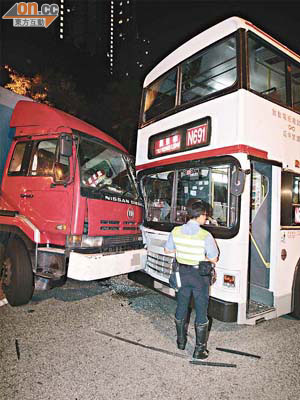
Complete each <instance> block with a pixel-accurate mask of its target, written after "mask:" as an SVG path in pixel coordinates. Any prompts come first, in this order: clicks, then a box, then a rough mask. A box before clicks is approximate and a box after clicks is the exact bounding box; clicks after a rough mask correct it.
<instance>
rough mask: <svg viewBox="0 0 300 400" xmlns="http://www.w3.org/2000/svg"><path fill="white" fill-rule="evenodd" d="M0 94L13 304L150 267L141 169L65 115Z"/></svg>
mask: <svg viewBox="0 0 300 400" xmlns="http://www.w3.org/2000/svg"><path fill="white" fill-rule="evenodd" d="M28 100H29V99H27V98H20V96H18V95H16V94H14V93H12V92H10V91H8V90H6V89H3V88H0V183H1V187H0V279H1V280H2V286H3V290H4V293H5V295H6V298H7V300H8V302H9V304H10V305H12V306H18V305H22V304H26V303H28V302H29V301H30V299H31V298H32V295H33V292H34V289H35V288H36V289H49V288H52V287H55V286H59V285H62V284H63V283H64V282H65V281H66V279H67V277H70V278H72V279H77V280H81V281H89V280H96V279H102V278H106V277H110V276H114V275H119V274H124V273H128V272H132V271H136V270H139V269H141V265H142V258H143V257H144V249H143V243H142V234H141V231H140V222H141V219H142V204H141V202H140V198H139V194H138V191H137V187H136V183H135V175H134V163H133V160H132V159H131V157H130V156H129V155H128V153H127V151H126V150H125V148H124V147H123V146H122V145H121V144H120V143H118V142H117V141H116V140H115V139H113V138H112V137H110V136H109V135H107V134H105V133H104V132H102V131H101V130H99V129H96V128H95V127H93V126H91V125H89V124H87V123H85V122H83V121H81V120H79V119H78V118H75V117H73V116H71V115H69V114H66V113H65V112H62V111H60V110H57V109H55V108H51V107H49V106H47V105H45V104H40V103H36V102H33V101H28Z"/></svg>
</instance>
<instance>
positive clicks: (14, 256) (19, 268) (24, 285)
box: [3, 237, 34, 306]
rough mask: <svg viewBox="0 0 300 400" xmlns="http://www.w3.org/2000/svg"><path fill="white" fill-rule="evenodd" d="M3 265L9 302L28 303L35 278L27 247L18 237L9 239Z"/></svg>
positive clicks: (4, 289) (13, 303) (15, 303)
mask: <svg viewBox="0 0 300 400" xmlns="http://www.w3.org/2000/svg"><path fill="white" fill-rule="evenodd" d="M3 266H4V274H3V291H4V293H5V296H6V298H7V301H8V303H9V304H10V305H11V306H21V305H23V304H27V303H28V302H29V301H30V300H31V298H32V295H33V290H34V278H33V272H32V268H31V261H30V258H29V255H28V252H27V249H26V247H25V245H24V243H23V241H22V240H21V239H19V238H18V237H14V238H13V239H11V240H9V242H8V245H7V248H6V253H5V257H4V263H3Z"/></svg>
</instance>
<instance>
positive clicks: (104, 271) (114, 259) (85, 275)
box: [67, 249, 146, 281]
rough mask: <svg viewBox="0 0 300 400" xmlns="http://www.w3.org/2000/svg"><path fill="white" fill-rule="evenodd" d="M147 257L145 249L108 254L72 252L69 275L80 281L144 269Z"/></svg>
mask: <svg viewBox="0 0 300 400" xmlns="http://www.w3.org/2000/svg"><path fill="white" fill-rule="evenodd" d="M145 258H146V250H145V249H138V250H128V251H126V252H124V253H119V254H111V253H110V254H107V255H105V254H99V253H97V254H82V253H76V252H71V253H70V257H69V266H68V272H67V276H68V278H71V279H76V280H79V281H93V280H96V279H103V278H109V277H111V276H115V275H121V274H127V273H129V272H133V271H138V270H140V269H142V268H143V266H144V263H145Z"/></svg>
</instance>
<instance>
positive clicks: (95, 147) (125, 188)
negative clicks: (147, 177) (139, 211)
mask: <svg viewBox="0 0 300 400" xmlns="http://www.w3.org/2000/svg"><path fill="white" fill-rule="evenodd" d="M78 158H79V165H80V176H81V187H84V188H90V189H91V190H92V191H93V192H109V193H111V194H115V195H119V196H126V197H129V198H130V199H137V197H138V194H137V189H136V185H135V182H134V177H133V173H132V171H133V169H132V166H131V164H132V161H131V160H130V158H129V157H128V156H126V155H125V154H123V153H121V152H119V151H117V150H116V149H114V148H113V147H112V146H110V145H108V144H106V143H104V142H100V141H96V140H92V139H87V138H84V137H81V138H80V143H79V148H78Z"/></svg>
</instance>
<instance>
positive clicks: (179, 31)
mask: <svg viewBox="0 0 300 400" xmlns="http://www.w3.org/2000/svg"><path fill="white" fill-rule="evenodd" d="M137 3H138V13H137V16H138V24H139V25H138V26H139V30H140V32H141V33H142V34H144V35H145V36H147V37H149V39H150V40H151V41H152V43H153V61H154V62H157V61H159V60H160V59H162V58H163V57H164V56H166V55H167V54H168V53H170V51H172V50H174V49H175V48H176V47H178V46H179V45H180V44H183V43H184V42H185V41H186V40H188V39H190V38H192V37H193V36H195V35H197V34H198V33H200V32H202V31H203V30H205V29H207V28H209V27H211V26H212V25H214V24H216V23H218V22H221V21H222V20H224V19H226V18H229V17H232V16H237V17H241V18H245V19H247V20H249V21H250V22H252V23H253V24H254V25H256V26H257V27H259V28H261V29H262V30H264V31H265V32H266V33H268V34H270V35H271V36H273V37H275V38H276V39H277V40H279V41H280V42H282V43H283V44H285V45H286V46H287V47H289V48H291V49H292V50H294V51H295V52H296V53H298V54H300V1H299V0H294V1H288V0H287V1H284V0H280V1H278V0H277V1H276V0H261V1H257V0H252V1H245V0H240V1H227V0H224V1H214V0H211V1H203V0H194V1H190V0H186V1H183V0H162V1H147V0H139V1H138V2H137ZM149 67H150V66H149Z"/></svg>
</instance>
